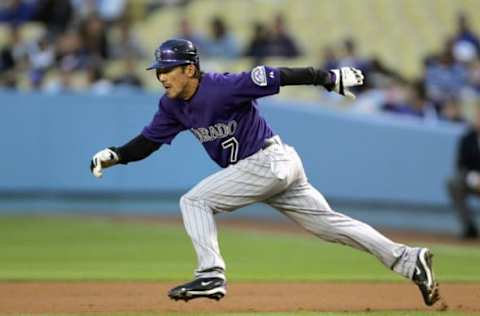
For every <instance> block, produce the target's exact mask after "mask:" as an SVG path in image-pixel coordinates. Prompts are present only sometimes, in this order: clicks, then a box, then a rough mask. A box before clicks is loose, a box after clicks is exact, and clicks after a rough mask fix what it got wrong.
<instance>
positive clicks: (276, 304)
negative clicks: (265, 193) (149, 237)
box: [0, 282, 480, 314]
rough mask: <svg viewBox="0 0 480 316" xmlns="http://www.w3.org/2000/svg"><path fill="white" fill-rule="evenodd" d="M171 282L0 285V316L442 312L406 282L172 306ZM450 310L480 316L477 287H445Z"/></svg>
mask: <svg viewBox="0 0 480 316" xmlns="http://www.w3.org/2000/svg"><path fill="white" fill-rule="evenodd" d="M173 285H174V284H173V283H153V282H152V283H138V282H135V283H106V282H101V283H97V282H88V283H81V282H69V283H53V282H40V283H30V282H16V283H0V313H2V314H4V313H15V314H18V313H47V312H48V313H49V314H52V313H89V312H91V313H94V312H95V313H96V312H103V313H120V312H144V313H146V312H148V313H150V312H155V313H157V312H162V313H163V312H280V311H281V312H286V311H381V310H389V311H393V310H409V311H414V310H417V311H427V310H432V311H434V310H436V311H438V310H444V309H446V308H447V307H446V306H445V305H443V304H437V305H436V306H434V307H432V308H429V307H426V306H424V305H423V303H422V302H421V298H420V294H419V293H418V292H417V289H416V288H415V287H414V285H412V284H409V283H243V282H242V283H233V284H230V285H229V287H228V291H229V293H228V295H227V296H226V297H225V298H224V299H223V300H221V301H219V302H217V301H211V300H205V299H197V300H193V301H190V302H188V303H185V302H183V301H182V302H174V301H171V300H170V299H168V297H167V295H166V293H167V291H168V289H169V288H170V287H171V286H173ZM441 292H442V296H443V297H444V299H445V301H446V302H447V303H446V304H448V310H450V311H458V312H467V313H470V312H480V284H478V283H466V284H451V283H449V284H444V285H443V286H442V288H441Z"/></svg>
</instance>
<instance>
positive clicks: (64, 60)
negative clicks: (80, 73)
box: [55, 29, 88, 70]
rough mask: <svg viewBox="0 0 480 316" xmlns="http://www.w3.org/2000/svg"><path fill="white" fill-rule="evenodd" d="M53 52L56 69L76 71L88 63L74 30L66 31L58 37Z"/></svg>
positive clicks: (81, 43) (80, 40)
mask: <svg viewBox="0 0 480 316" xmlns="http://www.w3.org/2000/svg"><path fill="white" fill-rule="evenodd" d="M55 52H56V57H55V59H56V61H57V66H58V67H62V68H65V67H66V68H68V69H72V70H78V69H82V68H84V67H85V65H86V64H87V62H88V56H87V53H86V50H85V49H84V47H83V42H82V39H81V38H80V34H78V32H77V31H76V30H75V29H70V30H67V31H66V32H65V33H64V34H62V35H61V36H59V37H58V39H57V41H56V49H55ZM66 65H68V66H66Z"/></svg>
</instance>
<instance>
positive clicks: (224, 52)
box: [205, 16, 239, 59]
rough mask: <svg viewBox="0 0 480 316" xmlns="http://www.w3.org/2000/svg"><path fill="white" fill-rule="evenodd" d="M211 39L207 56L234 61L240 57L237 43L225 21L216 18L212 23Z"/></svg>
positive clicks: (207, 48)
mask: <svg viewBox="0 0 480 316" xmlns="http://www.w3.org/2000/svg"><path fill="white" fill-rule="evenodd" d="M210 32H211V37H210V39H209V40H208V43H207V47H206V51H205V53H206V54H205V55H207V56H208V57H211V58H227V59H233V58H236V57H237V56H238V55H239V49H238V46H237V42H236V40H235V37H234V36H233V34H232V33H230V32H229V31H228V28H227V25H226V24H225V21H224V20H223V19H222V18H221V17H219V16H215V17H213V18H212V19H211V21H210Z"/></svg>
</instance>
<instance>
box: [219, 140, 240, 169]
mask: <svg viewBox="0 0 480 316" xmlns="http://www.w3.org/2000/svg"><path fill="white" fill-rule="evenodd" d="M238 146H239V144H238V140H237V139H236V138H235V137H230V138H229V139H227V140H226V141H224V142H222V148H223V149H230V162H232V163H233V162H237V158H238Z"/></svg>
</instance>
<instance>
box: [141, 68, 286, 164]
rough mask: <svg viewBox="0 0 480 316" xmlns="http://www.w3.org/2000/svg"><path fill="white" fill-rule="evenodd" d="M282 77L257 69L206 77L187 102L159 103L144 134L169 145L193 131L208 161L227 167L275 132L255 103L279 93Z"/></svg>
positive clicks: (168, 99) (273, 69) (208, 74)
mask: <svg viewBox="0 0 480 316" xmlns="http://www.w3.org/2000/svg"><path fill="white" fill-rule="evenodd" d="M279 90H280V75H279V71H278V70H277V69H275V68H270V67H264V66H258V67H255V68H254V69H253V70H252V71H251V72H242V73H239V74H228V73H226V74H219V73H205V74H203V76H202V79H201V80H200V85H199V87H198V90H197V91H196V93H195V94H194V96H193V97H192V98H191V99H190V100H188V101H183V100H177V99H170V98H168V97H167V96H166V95H164V96H163V97H162V98H161V99H160V103H159V106H158V111H157V113H156V114H155V116H154V117H153V120H152V121H151V122H150V124H149V125H148V126H146V127H145V128H144V130H143V132H142V134H143V135H144V136H145V137H146V138H148V139H150V140H151V141H154V142H156V143H161V144H170V143H171V141H172V140H173V138H174V137H175V136H176V135H177V134H178V133H179V132H181V131H183V130H186V129H189V130H190V131H191V132H192V133H193V134H194V135H195V137H196V138H197V139H198V140H199V141H200V142H201V143H202V145H203V147H205V150H206V151H207V152H208V155H209V156H210V157H211V158H212V159H213V160H214V161H215V162H216V163H217V164H219V165H220V166H221V167H224V168H225V167H227V166H228V165H230V164H234V163H236V162H238V161H240V160H241V159H243V158H246V157H248V156H250V155H252V154H254V153H255V152H257V151H258V150H260V148H262V146H263V144H264V141H265V139H266V138H269V137H272V136H273V132H272V130H271V128H270V127H269V126H268V124H267V122H266V121H265V119H264V118H263V117H261V116H260V114H259V113H258V109H257V108H256V101H255V99H257V98H261V97H264V96H268V95H272V94H276V93H278V92H279Z"/></svg>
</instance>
